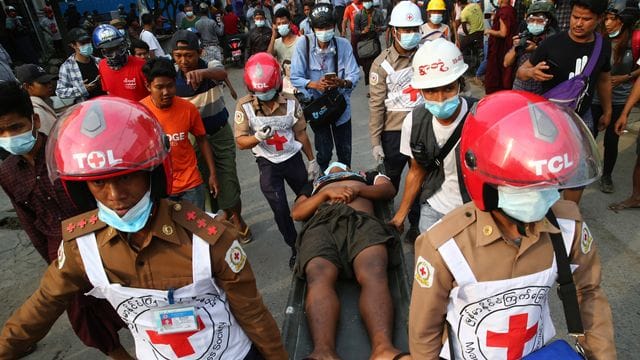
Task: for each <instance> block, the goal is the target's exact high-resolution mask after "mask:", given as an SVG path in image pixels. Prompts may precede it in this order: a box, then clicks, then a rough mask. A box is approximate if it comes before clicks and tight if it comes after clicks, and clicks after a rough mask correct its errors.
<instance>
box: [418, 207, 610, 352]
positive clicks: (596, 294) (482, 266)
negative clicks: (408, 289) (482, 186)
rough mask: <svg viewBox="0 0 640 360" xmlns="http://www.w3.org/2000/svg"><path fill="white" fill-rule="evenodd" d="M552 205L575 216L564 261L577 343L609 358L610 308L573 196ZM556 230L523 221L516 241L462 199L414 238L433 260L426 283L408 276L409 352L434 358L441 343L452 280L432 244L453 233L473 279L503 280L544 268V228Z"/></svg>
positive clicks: (548, 250)
mask: <svg viewBox="0 0 640 360" xmlns="http://www.w3.org/2000/svg"><path fill="white" fill-rule="evenodd" d="M553 211H554V214H555V215H556V217H558V218H564V219H572V220H575V221H576V228H575V229H576V230H575V237H574V241H573V246H572V248H571V251H570V261H571V264H575V265H578V268H577V269H576V270H575V272H574V273H573V279H574V282H575V285H576V289H577V292H578V301H579V302H580V313H581V316H582V323H583V325H584V330H585V333H586V336H585V337H584V338H582V340H581V344H582V345H583V347H584V348H585V350H586V352H587V357H588V358H589V359H603V360H604V359H607V360H608V359H615V358H616V350H615V344H614V340H613V324H612V318H611V309H610V307H609V302H608V301H607V298H606V296H605V294H604V292H603V291H602V289H601V288H600V279H601V267H600V258H599V256H598V251H597V249H596V246H595V244H593V243H592V238H591V234H590V233H589V232H588V229H587V228H586V227H585V226H583V224H582V216H581V215H580V211H579V210H578V207H577V206H576V205H575V204H574V203H573V202H570V201H563V200H561V201H558V202H557V203H556V204H555V205H554V206H553ZM559 232H560V230H559V229H558V228H556V227H554V226H553V225H551V223H549V221H547V220H546V219H543V220H541V221H538V222H537V223H534V224H530V225H528V227H527V236H524V237H522V242H521V244H520V246H519V247H518V246H517V245H515V243H513V242H511V241H507V240H505V239H504V238H502V235H501V233H500V230H499V228H498V227H497V225H496V223H495V221H494V219H493V217H492V216H491V214H490V213H489V212H484V211H480V210H478V209H477V208H476V207H475V206H474V205H473V203H468V204H466V205H464V206H462V207H459V208H458V209H456V210H454V211H452V212H451V213H449V214H447V215H446V216H445V217H444V218H443V219H442V221H441V222H440V223H438V224H437V225H435V226H434V227H433V228H432V229H430V230H429V231H428V232H427V233H425V234H423V235H421V236H420V237H419V238H418V240H417V241H416V246H415V256H416V258H418V256H422V257H423V258H424V259H426V260H427V261H428V262H429V263H430V264H431V265H432V266H433V274H432V275H431V279H429V280H430V281H431V285H430V287H421V286H419V284H418V283H417V281H416V279H415V278H416V277H417V276H414V281H413V291H412V295H411V306H410V310H409V312H410V313H409V347H410V350H411V355H413V358H414V359H437V358H438V355H439V353H440V350H441V348H442V346H443V333H444V332H445V330H444V329H445V328H444V323H445V316H446V313H447V304H448V303H449V293H450V292H451V290H452V289H453V288H454V287H455V286H456V284H455V281H454V278H453V275H452V274H451V272H450V271H449V270H448V268H447V266H446V265H445V262H444V260H443V259H442V257H441V255H440V254H439V253H438V251H437V250H436V249H437V248H439V247H440V246H441V245H442V244H444V243H445V242H446V241H448V240H449V239H451V238H453V239H454V240H455V242H456V244H457V245H458V247H459V248H460V251H461V252H462V254H463V255H464V258H465V259H466V260H467V263H468V264H469V266H470V267H471V271H472V272H473V274H474V275H475V277H476V279H477V281H478V282H482V281H492V280H504V279H510V278H515V277H520V276H524V275H529V274H533V273H536V272H540V271H543V270H546V269H549V268H550V267H551V266H552V263H553V259H554V252H553V245H552V244H551V239H550V237H549V233H559ZM583 236H585V239H582V237H583ZM581 239H582V240H583V241H581ZM563 318H564V317H563ZM561 329H562V328H561ZM564 329H566V327H565V328H564ZM560 331H562V330H560Z"/></svg>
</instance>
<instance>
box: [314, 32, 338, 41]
mask: <svg viewBox="0 0 640 360" xmlns="http://www.w3.org/2000/svg"><path fill="white" fill-rule="evenodd" d="M333 35H334V32H333V30H323V31H316V38H318V41H320V42H323V43H326V42H329V41H331V40H332V39H333Z"/></svg>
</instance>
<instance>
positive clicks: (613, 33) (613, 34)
mask: <svg viewBox="0 0 640 360" xmlns="http://www.w3.org/2000/svg"><path fill="white" fill-rule="evenodd" d="M621 30H622V28H620V29H618V30H617V31H616V32H612V33H611V34H609V37H610V38H614V37H617V36H618V35H620V31H621Z"/></svg>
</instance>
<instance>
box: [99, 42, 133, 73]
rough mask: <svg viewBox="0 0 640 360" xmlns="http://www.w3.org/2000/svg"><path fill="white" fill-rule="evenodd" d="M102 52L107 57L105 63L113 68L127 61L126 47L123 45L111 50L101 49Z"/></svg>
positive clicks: (121, 65)
mask: <svg viewBox="0 0 640 360" xmlns="http://www.w3.org/2000/svg"><path fill="white" fill-rule="evenodd" d="M102 54H103V55H104V57H105V58H106V59H107V65H108V66H109V67H110V68H111V69H113V70H119V69H121V68H122V67H123V66H124V65H125V64H126V63H127V48H126V47H124V46H121V47H120V48H118V49H117V50H115V51H112V52H106V51H103V52H102Z"/></svg>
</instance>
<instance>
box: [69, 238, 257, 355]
mask: <svg viewBox="0 0 640 360" xmlns="http://www.w3.org/2000/svg"><path fill="white" fill-rule="evenodd" d="M76 241H77V243H78V249H79V250H80V256H81V257H82V262H83V263H84V267H85V270H86V272H87V276H88V278H89V281H90V282H91V284H92V285H93V286H94V288H93V289H92V290H91V291H89V292H88V293H87V294H86V295H92V296H95V297H97V298H103V299H107V301H109V302H110V303H111V305H112V306H113V308H114V309H115V310H116V311H117V312H118V315H120V317H121V318H122V320H123V321H124V322H125V323H126V324H127V325H128V327H129V330H131V334H132V335H133V338H134V340H135V344H136V357H137V358H138V359H207V360H209V359H211V360H223V359H224V360H227V359H228V360H238V359H243V358H244V357H245V356H246V355H247V353H248V352H249V350H250V348H251V340H249V338H248V337H247V335H245V333H244V331H243V330H242V328H240V325H239V324H238V323H237V321H236V319H235V317H234V316H233V314H232V313H231V310H230V309H229V303H228V302H227V299H226V295H225V293H224V291H222V290H221V289H219V288H218V286H217V285H216V284H215V282H214V280H213V278H212V276H211V274H212V273H211V258H210V254H209V244H208V243H207V242H206V241H204V240H202V238H200V237H198V236H196V235H193V255H192V267H193V283H192V284H190V285H187V286H184V287H181V288H179V289H176V290H174V292H173V299H174V303H175V306H178V307H193V308H195V314H196V319H197V328H198V329H197V330H191V331H186V332H177V333H170V334H167V333H160V331H158V330H159V329H158V321H157V319H156V314H155V313H156V312H157V311H159V310H161V309H163V308H167V307H170V306H169V305H170V304H169V292H168V291H162V290H154V289H139V288H129V287H124V286H121V285H120V284H111V283H109V280H108V278H107V274H106V273H105V270H104V267H103V265H102V259H101V258H100V253H99V252H98V244H97V242H96V237H95V235H94V234H93V233H91V234H88V235H85V236H81V237H79V238H77V239H76ZM163 324H164V322H163Z"/></svg>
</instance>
